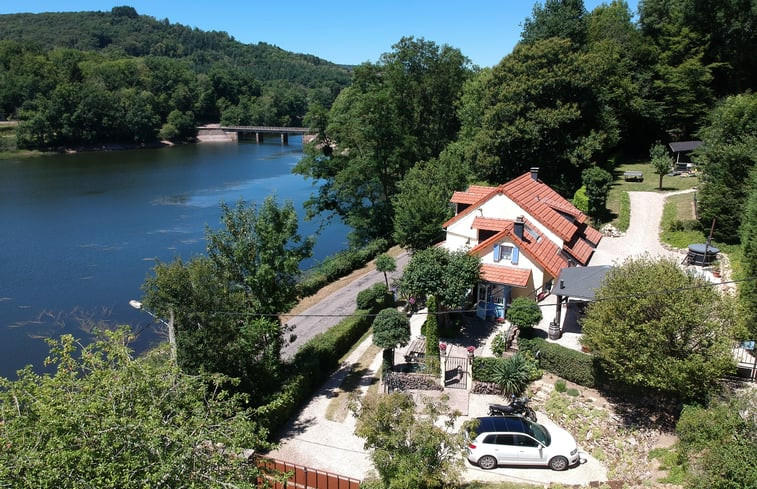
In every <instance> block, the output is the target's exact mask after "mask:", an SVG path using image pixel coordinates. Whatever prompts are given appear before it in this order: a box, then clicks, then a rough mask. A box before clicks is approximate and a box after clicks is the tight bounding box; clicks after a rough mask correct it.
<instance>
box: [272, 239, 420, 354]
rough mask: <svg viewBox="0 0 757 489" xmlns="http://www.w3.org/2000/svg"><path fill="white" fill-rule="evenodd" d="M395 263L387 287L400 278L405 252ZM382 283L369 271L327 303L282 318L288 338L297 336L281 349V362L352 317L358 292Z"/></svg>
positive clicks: (405, 257)
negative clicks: (286, 325)
mask: <svg viewBox="0 0 757 489" xmlns="http://www.w3.org/2000/svg"><path fill="white" fill-rule="evenodd" d="M395 261H396V262H397V270H395V271H394V272H391V273H388V274H387V275H388V277H389V283H390V284H391V283H392V280H394V279H395V278H399V277H401V276H402V271H403V270H404V269H405V265H407V262H408V254H407V252H402V254H400V255H399V256H397V257H396V258H395ZM383 281H384V274H383V273H382V272H379V271H376V270H372V271H370V272H367V273H365V274H364V275H362V276H360V277H359V278H357V279H355V280H353V281H352V282H350V283H349V284H347V285H346V286H345V287H341V288H340V289H339V290H337V291H336V292H334V293H332V294H331V295H329V296H328V297H327V298H326V299H324V300H322V301H320V302H318V303H317V304H315V305H314V306H312V307H310V308H309V309H306V310H305V311H304V312H303V313H302V314H301V315H299V316H296V317H290V318H285V319H284V320H285V323H286V324H288V325H289V326H290V327H292V328H293V329H292V330H291V331H290V333H289V334H294V335H296V339H295V341H294V342H292V343H289V344H287V345H285V346H284V347H283V348H282V349H281V356H282V358H284V359H288V358H291V357H292V356H294V354H295V353H297V350H298V349H299V348H300V347H301V346H302V345H303V344H305V343H306V342H307V341H308V340H309V339H311V338H312V337H314V336H315V335H317V334H319V333H322V332H324V331H326V330H327V329H329V328H331V327H332V326H334V325H336V324H337V323H338V322H339V321H341V320H342V319H344V316H349V315H350V314H352V313H354V312H355V309H356V308H357V306H356V304H355V300H356V299H357V294H358V293H359V292H360V291H361V290H363V289H367V288H368V287H370V286H372V285H373V284H375V283H377V282H383Z"/></svg>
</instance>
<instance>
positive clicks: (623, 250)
mask: <svg viewBox="0 0 757 489" xmlns="http://www.w3.org/2000/svg"><path fill="white" fill-rule="evenodd" d="M693 191H694V189H688V190H680V191H676V192H667V193H657V192H628V195H629V196H630V197H631V222H630V225H629V226H628V231H626V233H625V235H624V236H621V237H618V238H613V237H607V236H606V237H604V238H602V241H600V243H599V246H598V247H597V249H596V251H595V252H594V255H593V256H592V258H591V262H590V263H589V264H590V265H613V264H616V263H621V262H623V261H624V260H625V259H626V258H629V257H638V256H641V255H644V254H649V255H651V256H653V257H669V258H673V259H675V260H680V259H681V255H680V254H679V253H676V252H674V251H669V250H667V249H665V248H664V247H663V246H662V244H661V243H660V220H661V219H662V208H663V206H664V205H665V199H667V198H668V197H669V196H671V195H677V194H685V193H690V192H693Z"/></svg>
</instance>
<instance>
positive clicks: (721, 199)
mask: <svg viewBox="0 0 757 489" xmlns="http://www.w3.org/2000/svg"><path fill="white" fill-rule="evenodd" d="M699 136H700V138H701V139H702V146H700V147H699V148H697V150H696V151H695V153H694V159H695V161H696V162H698V163H699V164H701V165H702V178H701V180H702V185H701V190H700V193H699V206H698V211H699V216H700V220H701V222H702V225H703V226H704V227H705V228H708V227H709V226H710V224H711V223H712V220H713V219H715V220H716V221H717V222H716V226H715V233H714V237H715V239H717V240H719V241H723V242H726V243H735V242H737V241H738V239H739V227H740V226H741V221H742V215H743V208H744V204H745V202H746V200H747V197H748V196H749V194H750V193H752V192H754V191H755V188H754V187H752V186H751V185H750V183H749V182H750V180H749V173H750V172H751V171H752V170H753V169H754V168H755V167H757V94H744V95H736V96H733V97H728V98H726V99H725V100H723V101H722V102H721V103H720V104H719V105H718V106H717V107H716V108H715V109H713V110H712V111H711V112H710V114H709V116H708V117H707V123H706V124H705V125H704V126H703V127H702V129H701V130H700V131H699Z"/></svg>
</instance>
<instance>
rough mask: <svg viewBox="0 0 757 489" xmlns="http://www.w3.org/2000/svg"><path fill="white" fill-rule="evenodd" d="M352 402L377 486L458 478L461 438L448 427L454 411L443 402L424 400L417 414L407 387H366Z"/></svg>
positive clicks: (403, 487)
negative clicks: (379, 391) (377, 389)
mask: <svg viewBox="0 0 757 489" xmlns="http://www.w3.org/2000/svg"><path fill="white" fill-rule="evenodd" d="M351 408H352V411H353V412H354V413H355V415H356V417H357V424H356V426H355V434H356V435H358V436H359V437H361V438H363V439H365V448H367V449H368V450H370V455H371V460H372V461H373V464H374V466H375V467H376V471H377V472H378V475H379V477H380V480H381V487H383V488H386V489H407V488H418V489H432V488H434V489H437V488H438V489H441V488H444V487H449V486H450V485H454V484H456V483H458V482H459V480H460V477H461V472H462V460H463V459H462V457H461V456H460V453H461V452H462V450H463V449H464V447H465V439H464V438H463V436H462V434H460V433H455V432H454V431H453V426H454V423H455V420H456V419H457V416H458V415H457V413H452V412H450V411H449V408H448V407H447V405H446V403H432V402H431V401H429V403H428V404H426V406H425V407H424V409H423V415H422V416H419V415H418V414H417V413H416V405H415V402H414V401H413V398H412V397H411V396H409V395H407V394H406V393H401V392H396V393H392V394H388V395H380V394H375V393H373V394H371V393H369V394H367V395H365V396H363V397H361V398H360V400H359V401H357V402H356V403H355V404H354V405H353V406H351ZM371 487H373V486H371Z"/></svg>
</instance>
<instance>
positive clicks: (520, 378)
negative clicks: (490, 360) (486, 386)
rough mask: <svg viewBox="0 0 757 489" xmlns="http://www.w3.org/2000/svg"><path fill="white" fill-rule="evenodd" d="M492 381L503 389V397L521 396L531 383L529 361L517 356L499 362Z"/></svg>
mask: <svg viewBox="0 0 757 489" xmlns="http://www.w3.org/2000/svg"><path fill="white" fill-rule="evenodd" d="M492 381H493V382H495V383H496V384H497V385H498V386H500V387H501V388H502V395H504V396H506V397H509V396H511V395H518V394H520V393H521V392H523V391H524V390H525V388H526V386H527V385H528V383H529V381H530V379H529V365H528V361H527V359H526V358H525V357H524V356H523V355H520V354H516V355H513V356H512V357H510V358H509V359H507V360H505V361H503V362H498V363H497V364H496V365H495V366H494V368H493V372H492Z"/></svg>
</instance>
